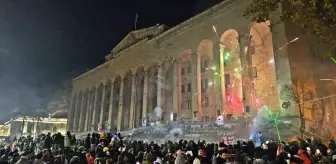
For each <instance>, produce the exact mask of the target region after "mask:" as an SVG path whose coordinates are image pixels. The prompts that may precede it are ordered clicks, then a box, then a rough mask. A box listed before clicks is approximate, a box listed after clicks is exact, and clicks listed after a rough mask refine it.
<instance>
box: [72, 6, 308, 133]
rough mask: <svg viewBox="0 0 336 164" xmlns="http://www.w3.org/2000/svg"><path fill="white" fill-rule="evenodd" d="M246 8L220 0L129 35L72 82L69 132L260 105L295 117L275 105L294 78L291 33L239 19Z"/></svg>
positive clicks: (196, 117)
mask: <svg viewBox="0 0 336 164" xmlns="http://www.w3.org/2000/svg"><path fill="white" fill-rule="evenodd" d="M249 3H250V1H248V0H226V1H223V2H221V3H219V4H218V5H216V6H214V7H212V8H210V9H208V10H206V11H204V12H202V13H200V14H198V15H196V16H195V17H193V18H190V19H189V20H187V21H185V22H183V23H181V24H179V25H177V26H175V27H173V28H170V29H168V28H167V27H166V26H164V25H156V26H153V27H149V28H146V29H140V30H136V31H132V32H130V33H129V34H128V35H127V36H126V37H125V38H124V39H123V40H122V41H121V42H120V43H119V44H118V45H117V46H115V47H114V48H113V50H112V51H111V53H110V54H109V55H107V56H106V57H105V58H106V62H105V63H103V64H101V65H99V66H98V67H96V68H95V69H92V70H90V71H88V72H86V73H84V74H83V75H81V76H79V77H77V78H75V79H73V90H72V97H71V106H70V109H69V112H68V113H69V114H68V129H69V130H73V131H75V132H83V131H90V130H96V129H97V128H98V125H101V126H103V127H104V128H105V129H110V130H112V129H113V130H118V131H123V130H127V129H131V128H135V127H139V126H143V125H146V124H148V123H150V122H157V121H160V122H161V123H162V122H166V121H169V120H180V119H185V120H190V121H215V120H216V119H217V117H218V116H219V115H223V116H224V118H225V119H229V118H230V117H232V116H242V115H244V114H248V113H256V112H257V111H258V109H259V108H260V107H261V106H264V105H266V106H268V107H269V108H271V109H272V110H276V111H282V113H283V114H284V115H295V114H296V110H295V107H296V105H293V104H295V102H293V100H282V99H281V96H280V89H281V86H284V85H287V86H292V79H293V75H296V73H295V71H296V70H294V71H292V70H291V67H292V65H293V64H292V63H293V62H292V63H291V57H289V55H290V53H294V52H292V51H291V49H290V46H292V45H291V44H292V42H293V44H296V43H295V41H297V40H298V39H297V36H295V35H296V34H292V35H289V34H288V31H287V29H286V24H284V23H280V24H277V25H276V26H273V24H274V23H273V22H278V20H279V13H275V14H274V15H272V16H271V18H270V20H269V21H267V22H261V23H257V22H251V21H250V20H247V19H246V18H244V17H243V16H242V14H243V12H244V10H245V8H246V6H247V5H248V4H249ZM270 27H272V30H271V28H270ZM300 39H301V38H300ZM300 39H299V40H298V41H300ZM293 51H294V50H293ZM296 53H297V52H296ZM302 55H303V54H302ZM297 60H298V61H300V60H301V59H297Z"/></svg>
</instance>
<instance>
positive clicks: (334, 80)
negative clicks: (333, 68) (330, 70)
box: [320, 79, 336, 83]
mask: <svg viewBox="0 0 336 164" xmlns="http://www.w3.org/2000/svg"><path fill="white" fill-rule="evenodd" d="M320 80H321V81H332V82H334V83H336V79H320Z"/></svg>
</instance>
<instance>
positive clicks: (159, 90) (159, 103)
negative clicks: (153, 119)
mask: <svg viewBox="0 0 336 164" xmlns="http://www.w3.org/2000/svg"><path fill="white" fill-rule="evenodd" d="M156 78H157V80H156V86H157V87H156V88H157V94H156V95H157V97H156V98H157V99H156V101H157V103H156V106H157V107H160V108H162V87H161V86H162V84H161V78H162V65H161V66H160V67H158V74H157V77H156Z"/></svg>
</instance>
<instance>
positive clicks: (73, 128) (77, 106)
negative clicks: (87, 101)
mask: <svg viewBox="0 0 336 164" xmlns="http://www.w3.org/2000/svg"><path fill="white" fill-rule="evenodd" d="M79 100H80V94H78V96H77V100H76V108H75V114H74V118H73V120H74V123H73V126H72V130H73V131H77V129H78V128H77V127H78V119H79V104H80V101H79ZM70 119H71V118H70Z"/></svg>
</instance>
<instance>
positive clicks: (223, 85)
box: [219, 44, 228, 118]
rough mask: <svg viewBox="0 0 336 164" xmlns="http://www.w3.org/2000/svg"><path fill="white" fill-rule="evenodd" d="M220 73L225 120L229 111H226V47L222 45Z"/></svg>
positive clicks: (221, 99)
mask: <svg viewBox="0 0 336 164" xmlns="http://www.w3.org/2000/svg"><path fill="white" fill-rule="evenodd" d="M219 72H220V81H219V82H220V93H221V96H220V102H221V103H220V104H221V108H220V109H221V112H222V113H221V114H222V115H223V114H224V117H223V118H226V116H225V115H226V114H228V111H226V109H225V103H226V93H225V92H226V91H225V66H224V46H223V45H222V44H220V45H219Z"/></svg>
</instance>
